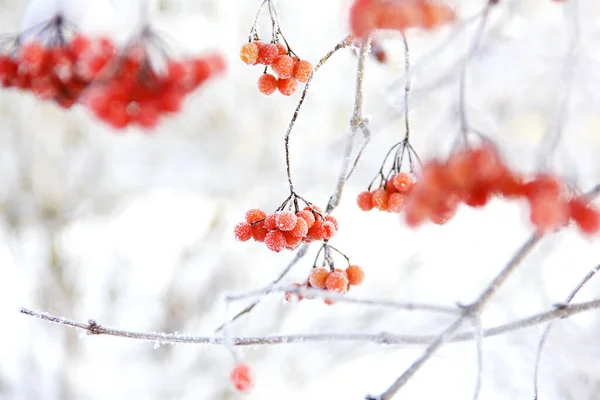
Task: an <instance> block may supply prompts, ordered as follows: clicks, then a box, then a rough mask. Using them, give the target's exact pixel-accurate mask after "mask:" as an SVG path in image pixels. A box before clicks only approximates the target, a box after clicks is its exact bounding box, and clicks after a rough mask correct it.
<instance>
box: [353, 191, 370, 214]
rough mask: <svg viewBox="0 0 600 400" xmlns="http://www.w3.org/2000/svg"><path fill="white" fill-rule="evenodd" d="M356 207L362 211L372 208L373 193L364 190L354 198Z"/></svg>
mask: <svg viewBox="0 0 600 400" xmlns="http://www.w3.org/2000/svg"><path fill="white" fill-rule="evenodd" d="M356 204H358V208H360V209H361V210H363V211H371V210H372V209H373V193H371V192H368V191H365V192H362V193H361V194H359V195H358V197H357V198H356Z"/></svg>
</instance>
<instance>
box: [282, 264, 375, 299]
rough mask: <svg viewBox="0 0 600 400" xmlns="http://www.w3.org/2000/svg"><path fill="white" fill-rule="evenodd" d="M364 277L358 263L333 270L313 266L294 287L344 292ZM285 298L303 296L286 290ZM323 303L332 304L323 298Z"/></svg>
mask: <svg viewBox="0 0 600 400" xmlns="http://www.w3.org/2000/svg"><path fill="white" fill-rule="evenodd" d="M364 279H365V272H364V271H363V269H362V268H361V267H359V266H358V265H350V266H349V267H348V268H346V269H345V270H344V269H337V268H336V269H334V270H333V271H332V270H331V269H330V268H324V267H323V268H314V269H313V270H312V272H311V274H310V277H309V278H308V281H306V282H305V283H304V284H299V283H296V284H294V286H295V287H297V288H300V287H306V288H315V289H321V290H328V291H330V292H334V293H337V294H344V293H346V292H348V290H349V289H350V286H356V285H360V284H361V283H362V282H363V280H364ZM285 299H286V300H287V301H292V300H294V299H296V300H297V301H300V300H303V299H304V296H302V295H301V294H299V293H292V292H286V293H285ZM325 303H327V304H333V301H332V300H331V299H325Z"/></svg>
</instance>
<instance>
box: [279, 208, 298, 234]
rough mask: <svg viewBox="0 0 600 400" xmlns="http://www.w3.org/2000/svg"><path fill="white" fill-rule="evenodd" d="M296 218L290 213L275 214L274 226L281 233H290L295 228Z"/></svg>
mask: <svg viewBox="0 0 600 400" xmlns="http://www.w3.org/2000/svg"><path fill="white" fill-rule="evenodd" d="M297 222H298V217H296V214H294V213H293V212H292V211H281V212H279V213H277V218H276V220H275V223H276V226H277V228H278V229H279V230H282V231H291V230H292V229H294V227H295V226H296V223H297Z"/></svg>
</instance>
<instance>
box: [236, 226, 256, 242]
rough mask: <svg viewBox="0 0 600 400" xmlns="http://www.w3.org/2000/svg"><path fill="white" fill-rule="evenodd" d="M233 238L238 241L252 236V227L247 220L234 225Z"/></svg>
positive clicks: (243, 240)
mask: <svg viewBox="0 0 600 400" xmlns="http://www.w3.org/2000/svg"><path fill="white" fill-rule="evenodd" d="M234 232H235V238H236V239H237V240H239V241H240V242H245V241H247V240H250V238H251V237H252V227H251V226H250V224H249V223H247V222H240V223H239V224H237V225H236V226H235V229H234Z"/></svg>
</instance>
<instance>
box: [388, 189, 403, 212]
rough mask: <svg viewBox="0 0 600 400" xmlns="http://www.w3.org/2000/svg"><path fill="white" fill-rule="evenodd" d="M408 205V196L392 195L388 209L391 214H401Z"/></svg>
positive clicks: (401, 194)
mask: <svg viewBox="0 0 600 400" xmlns="http://www.w3.org/2000/svg"><path fill="white" fill-rule="evenodd" d="M404 203H406V194H404V193H392V194H391V195H390V197H389V198H388V209H389V211H390V212H393V213H399V212H401V211H402V210H403V209H404Z"/></svg>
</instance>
